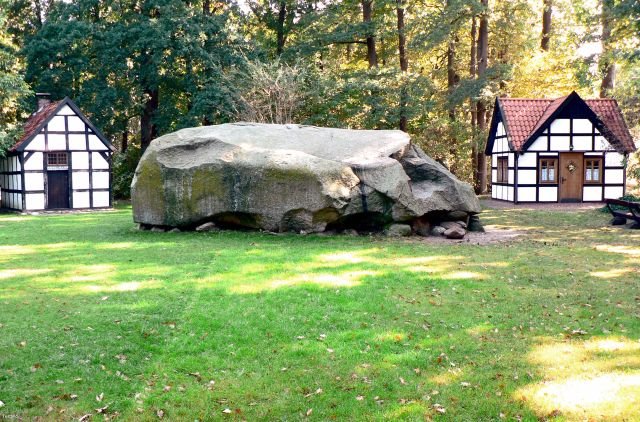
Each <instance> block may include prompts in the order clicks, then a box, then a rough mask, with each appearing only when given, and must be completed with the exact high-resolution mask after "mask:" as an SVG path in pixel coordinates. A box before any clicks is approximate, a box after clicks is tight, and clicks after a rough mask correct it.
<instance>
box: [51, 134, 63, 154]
mask: <svg viewBox="0 0 640 422" xmlns="http://www.w3.org/2000/svg"><path fill="white" fill-rule="evenodd" d="M48 146H49V151H66V149H67V141H66V139H65V136H64V135H60V134H53V133H50V134H49V143H48Z"/></svg>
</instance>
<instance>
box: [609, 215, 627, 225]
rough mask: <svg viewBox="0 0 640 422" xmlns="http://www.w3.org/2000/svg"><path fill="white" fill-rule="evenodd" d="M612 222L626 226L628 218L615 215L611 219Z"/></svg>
mask: <svg viewBox="0 0 640 422" xmlns="http://www.w3.org/2000/svg"><path fill="white" fill-rule="evenodd" d="M611 224H612V225H614V226H624V225H625V224H627V219H626V218H624V217H619V216H615V217H613V219H611Z"/></svg>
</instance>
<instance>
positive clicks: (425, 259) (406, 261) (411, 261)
mask: <svg viewBox="0 0 640 422" xmlns="http://www.w3.org/2000/svg"><path fill="white" fill-rule="evenodd" d="M462 259H464V257H463V256H459V255H454V256H449V255H448V256H445V255H431V256H412V257H404V258H396V259H393V260H392V261H391V263H393V264H394V265H401V266H405V265H428V264H432V263H442V262H447V261H458V260H462Z"/></svg>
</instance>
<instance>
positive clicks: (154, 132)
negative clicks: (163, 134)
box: [140, 88, 159, 151]
mask: <svg viewBox="0 0 640 422" xmlns="http://www.w3.org/2000/svg"><path fill="white" fill-rule="evenodd" d="M144 93H145V95H146V96H147V101H146V102H145V103H144V109H143V110H142V117H141V118H140V147H141V148H142V151H144V150H146V149H147V147H148V146H149V144H150V143H151V141H152V140H153V139H154V138H156V137H157V136H158V128H157V126H156V125H155V123H153V118H154V116H155V114H156V111H157V110H158V104H159V102H158V99H159V95H158V94H159V93H158V89H157V88H156V89H145V91H144Z"/></svg>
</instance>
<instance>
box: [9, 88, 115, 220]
mask: <svg viewBox="0 0 640 422" xmlns="http://www.w3.org/2000/svg"><path fill="white" fill-rule="evenodd" d="M38 95H39V99H38V109H37V110H36V112H35V113H33V114H32V115H31V116H30V117H29V119H28V120H27V121H26V122H25V124H24V126H23V130H22V135H21V136H20V138H19V139H18V140H17V141H16V143H15V144H14V145H13V146H12V147H11V148H9V150H8V151H7V154H6V156H5V157H4V158H0V200H1V203H0V206H1V207H3V208H9V209H14V210H20V211H40V210H57V209H92V208H108V207H111V200H112V199H111V198H112V195H111V155H112V153H113V151H114V147H113V145H111V143H110V142H109V141H108V140H107V139H106V138H105V137H104V135H102V134H101V133H100V131H99V130H98V129H97V128H96V127H95V126H94V125H93V124H92V123H91V122H90V121H89V119H87V117H86V116H85V115H84V114H83V113H82V112H81V111H80V109H79V108H78V106H77V105H76V104H75V103H74V102H73V101H71V99H69V98H64V99H63V100H60V101H55V102H52V101H49V100H48V97H47V96H46V94H38Z"/></svg>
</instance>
